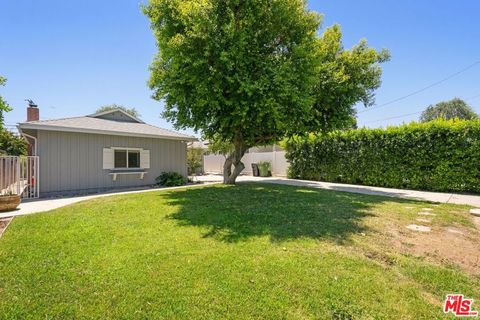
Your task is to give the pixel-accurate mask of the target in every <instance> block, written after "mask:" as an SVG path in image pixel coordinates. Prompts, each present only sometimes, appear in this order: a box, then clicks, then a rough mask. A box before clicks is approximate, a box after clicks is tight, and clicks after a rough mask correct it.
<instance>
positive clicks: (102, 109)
mask: <svg viewBox="0 0 480 320" xmlns="http://www.w3.org/2000/svg"><path fill="white" fill-rule="evenodd" d="M115 109H121V110H123V111H125V112H126V113H128V114H129V115H131V116H134V117H135V118H140V113H139V112H138V111H137V109H135V108H127V107H124V106H122V105H119V104H115V103H113V104H108V105H105V106H102V107H100V108H98V109H97V111H96V112H97V113H100V112H105V111H110V110H115Z"/></svg>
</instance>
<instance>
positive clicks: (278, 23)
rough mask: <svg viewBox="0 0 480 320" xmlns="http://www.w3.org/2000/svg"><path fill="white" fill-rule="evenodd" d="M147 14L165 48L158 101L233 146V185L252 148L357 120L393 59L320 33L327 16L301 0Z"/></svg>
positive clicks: (214, 3)
mask: <svg viewBox="0 0 480 320" xmlns="http://www.w3.org/2000/svg"><path fill="white" fill-rule="evenodd" d="M144 10H145V13H146V14H147V16H148V17H149V18H150V21H151V27H152V29H153V31H154V34H155V37H156V40H157V44H158V47H159V53H158V54H157V56H156V58H155V60H154V62H153V63H152V65H151V78H150V87H151V88H152V89H153V91H154V94H153V97H154V98H155V99H157V100H163V101H164V102H165V111H164V113H163V114H164V117H166V118H167V119H168V120H170V121H172V122H173V124H174V125H175V127H176V128H179V129H185V128H193V129H194V130H195V131H201V132H202V134H203V135H204V137H205V138H207V139H210V140H218V141H222V143H223V142H225V143H231V144H232V145H233V147H234V148H233V151H232V152H230V153H229V154H228V155H227V157H226V160H225V165H224V183H227V184H232V183H235V179H236V177H237V176H238V174H239V173H240V172H241V171H242V170H243V169H244V165H243V163H242V161H241V159H242V156H243V155H244V153H245V151H246V150H247V149H248V148H250V147H253V146H256V145H266V144H270V143H273V142H276V141H278V140H280V139H282V138H284V137H289V136H294V135H302V134H306V133H309V132H320V131H324V130H328V129H333V128H341V127H344V126H351V125H352V124H353V123H354V118H355V112H354V109H353V106H354V105H355V104H356V103H357V102H364V103H365V104H366V105H369V104H371V103H372V102H373V94H372V93H373V90H375V89H376V88H377V87H378V86H379V84H380V74H381V69H380V67H379V65H378V64H379V63H380V62H383V61H385V60H386V59H388V53H386V52H384V51H381V52H377V51H375V50H373V49H370V48H368V47H367V45H366V43H365V42H364V41H362V42H361V43H360V44H359V45H357V46H355V47H354V48H353V49H351V50H344V49H343V46H342V43H341V32H340V29H339V27H337V26H334V27H332V28H329V29H327V30H326V31H325V32H324V34H323V35H322V36H319V35H318V30H319V28H320V22H321V17H320V15H319V14H317V13H315V12H313V11H310V10H308V9H307V7H306V3H305V1H303V0H231V1H220V0H150V2H149V4H148V5H147V6H145V8H144ZM232 167H233V169H232Z"/></svg>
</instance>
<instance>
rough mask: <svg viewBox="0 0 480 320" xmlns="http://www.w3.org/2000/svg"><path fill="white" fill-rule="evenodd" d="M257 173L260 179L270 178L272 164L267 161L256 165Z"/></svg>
mask: <svg viewBox="0 0 480 320" xmlns="http://www.w3.org/2000/svg"><path fill="white" fill-rule="evenodd" d="M258 171H259V173H260V177H270V176H271V175H272V163H271V162H268V161H260V162H259V163H258Z"/></svg>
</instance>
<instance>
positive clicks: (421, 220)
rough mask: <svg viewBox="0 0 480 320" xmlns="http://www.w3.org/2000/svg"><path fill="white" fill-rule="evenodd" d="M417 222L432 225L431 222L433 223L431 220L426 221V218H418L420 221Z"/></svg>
mask: <svg viewBox="0 0 480 320" xmlns="http://www.w3.org/2000/svg"><path fill="white" fill-rule="evenodd" d="M416 220H417V221H418V222H425V223H430V222H432V220H430V219H424V218H418V219H416Z"/></svg>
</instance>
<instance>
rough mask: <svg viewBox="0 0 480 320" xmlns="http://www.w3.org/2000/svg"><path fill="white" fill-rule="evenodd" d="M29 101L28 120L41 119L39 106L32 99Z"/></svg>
mask: <svg viewBox="0 0 480 320" xmlns="http://www.w3.org/2000/svg"><path fill="white" fill-rule="evenodd" d="M27 102H28V107H27V122H28V121H38V120H40V110H39V109H38V106H37V105H36V104H35V103H34V102H33V101H32V100H27Z"/></svg>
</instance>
